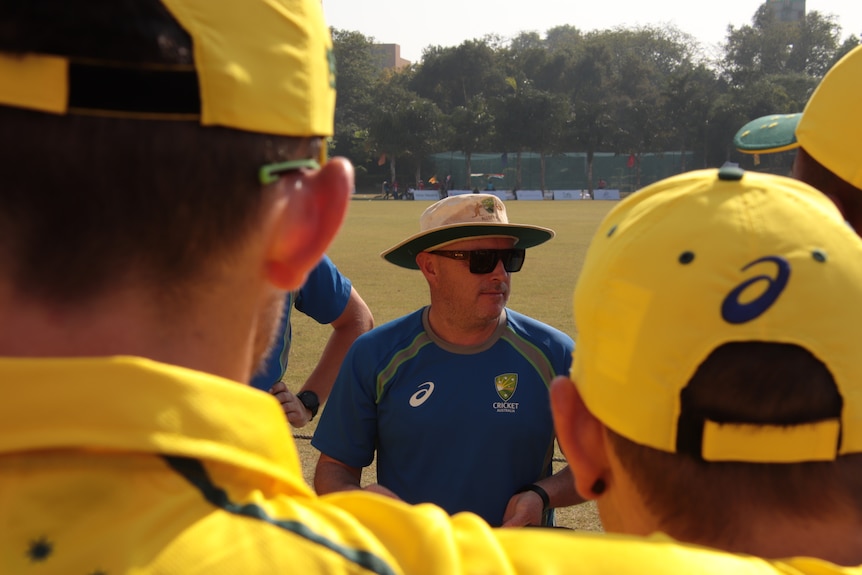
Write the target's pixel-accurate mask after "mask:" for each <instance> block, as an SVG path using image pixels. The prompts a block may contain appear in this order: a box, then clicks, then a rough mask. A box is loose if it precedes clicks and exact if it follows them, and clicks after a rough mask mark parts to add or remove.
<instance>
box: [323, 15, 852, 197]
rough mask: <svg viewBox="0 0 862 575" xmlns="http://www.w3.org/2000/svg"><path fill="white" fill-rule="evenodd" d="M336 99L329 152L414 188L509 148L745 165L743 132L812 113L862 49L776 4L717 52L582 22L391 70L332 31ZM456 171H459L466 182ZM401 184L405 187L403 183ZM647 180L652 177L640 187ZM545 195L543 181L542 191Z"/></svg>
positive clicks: (677, 37) (689, 40)
mask: <svg viewBox="0 0 862 575" xmlns="http://www.w3.org/2000/svg"><path fill="white" fill-rule="evenodd" d="M332 34H333V42H334V52H335V58H336V62H337V69H338V75H337V82H338V84H337V88H338V100H337V105H336V110H335V135H334V137H333V138H332V140H331V142H330V153H331V154H333V155H342V156H347V157H348V158H350V159H351V160H352V161H353V163H354V165H356V167H357V181H358V182H363V181H364V180H367V179H368V178H372V177H373V178H374V179H378V178H379V174H380V172H381V171H382V170H384V169H385V170H386V171H385V172H384V173H385V174H386V175H387V177H388V178H389V179H390V180H395V179H396V178H398V177H399V175H401V176H404V175H407V176H408V177H406V179H407V180H408V181H407V182H406V183H407V184H408V185H415V184H416V183H417V182H418V181H419V180H420V179H421V178H422V176H423V169H428V164H427V160H428V157H429V156H430V154H433V153H437V152H445V151H453V150H454V151H458V152H461V153H463V154H464V156H465V158H466V160H467V163H466V174H464V175H460V176H459V178H461V179H466V181H467V182H469V174H470V171H471V167H470V157H471V155H472V154H474V153H479V152H490V151H498V152H506V153H507V154H508V157H509V158H514V160H515V166H516V167H518V172H517V175H516V186H518V187H520V169H519V166H520V157H521V154H523V153H525V152H532V153H536V154H539V155H540V156H541V158H542V159H544V158H546V157H548V156H552V155H555V154H560V153H563V152H582V153H585V154H586V157H587V172H588V173H587V179H588V181H589V182H591V184H590V188H591V189H592V173H591V172H592V157H593V154H595V153H597V152H612V153H616V154H624V155H626V156H627V157H629V158H633V159H634V163H635V169H636V168H637V161H638V159H639V158H640V156H641V155H642V154H645V153H661V152H667V151H679V152H694V153H693V154H688V155H687V154H685V153H684V154H683V155H682V157H683V158H685V157H693V158H695V160H694V161H693V162H694V164H695V165H683V166H680V171H684V170H687V169H695V168H700V167H708V166H718V165H721V164H722V163H724V162H725V161H728V160H731V159H732V158H733V157H734V156H735V152H734V150H733V148H732V138H733V135H734V134H735V133H736V131H737V130H738V129H739V127H740V126H742V125H743V124H744V123H746V122H748V121H749V120H752V119H754V118H756V117H759V116H763V115H766V114H770V113H793V112H799V111H801V110H802V109H803V107H804V105H805V102H807V100H808V98H809V96H810V95H811V93H812V91H813V90H814V88H815V87H816V85H817V83H818V82H819V81H820V79H821V78H822V77H823V75H824V74H825V73H826V71H827V70H828V69H829V68H830V67H831V66H832V65H833V64H834V63H835V62H836V61H837V60H838V59H839V58H841V56H843V55H844V54H846V53H847V52H849V51H850V50H851V49H853V48H854V47H855V46H857V45H858V44H859V43H860V37H859V35H857V34H851V35H849V36H847V37H846V38H842V29H841V26H840V24H839V23H838V22H837V20H836V18H835V17H834V16H831V15H825V14H821V13H819V12H816V11H812V12H809V13H807V14H806V15H805V17H804V18H803V19H802V20H801V21H799V22H793V23H788V22H782V21H780V20H778V19H777V18H776V16H775V14H774V13H773V11H772V10H771V9H770V8H769V6H768V5H767V4H763V5H761V6H760V8H758V10H757V11H756V12H755V14H754V16H753V17H752V20H751V24H749V25H743V26H740V27H738V28H737V27H734V26H728V29H727V34H726V37H725V40H724V41H723V42H722V44H721V45H720V47H719V48H718V50H717V51H715V52H716V53H712V54H710V53H707V51H706V49H705V48H704V47H703V46H702V45H701V44H700V43H699V42H698V41H697V39H696V38H694V37H693V36H691V35H689V34H687V33H685V32H682V31H680V30H679V29H677V28H675V27H674V26H672V25H664V26H661V27H654V26H645V27H635V28H625V27H619V28H613V29H608V30H598V31H590V32H582V31H581V30H579V29H578V28H576V27H574V26H571V25H562V26H557V27H554V28H551V29H549V30H547V32H546V33H545V35H544V36H541V35H540V34H538V33H536V32H523V33H521V34H519V35H518V36H516V37H515V38H512V39H511V40H508V41H504V40H503V39H502V38H500V37H497V36H493V35H492V36H486V37H484V38H481V39H474V40H468V41H465V42H463V43H462V44H460V45H459V46H455V47H446V48H444V47H440V46H432V47H428V48H426V49H425V50H424V52H423V55H422V59H421V61H419V62H417V63H415V64H411V65H410V66H408V67H406V68H404V69H401V70H392V69H390V70H384V71H382V72H381V69H380V67H379V66H378V63H377V61H376V59H375V58H376V57H375V52H374V50H373V45H374V39H373V38H370V37H366V36H364V35H363V34H361V33H359V32H356V31H348V30H339V29H333V30H332ZM456 176H457V175H456ZM404 179H405V178H404V177H402V178H401V181H402V182H403V181H404ZM638 183H639V184H642V185H646V184H647V183H649V182H638ZM541 187H542V188H543V189H544V188H545V186H544V178H543V180H542V186H541Z"/></svg>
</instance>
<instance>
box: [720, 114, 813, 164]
mask: <svg viewBox="0 0 862 575" xmlns="http://www.w3.org/2000/svg"><path fill="white" fill-rule="evenodd" d="M800 118H802V114H801V113H798V114H772V115H770V116H762V117H760V118H757V119H756V120H752V121H750V122H748V123H747V124H746V125H744V126H743V127H742V128H740V129H739V131H738V132H737V133H736V135H735V136H734V137H733V145H734V146H735V147H736V149H737V150H739V151H740V152H743V153H746V154H771V153H773V152H784V151H786V150H793V149H795V148H798V147H799V142H798V141H797V140H796V126H797V125H798V124H799V119H800Z"/></svg>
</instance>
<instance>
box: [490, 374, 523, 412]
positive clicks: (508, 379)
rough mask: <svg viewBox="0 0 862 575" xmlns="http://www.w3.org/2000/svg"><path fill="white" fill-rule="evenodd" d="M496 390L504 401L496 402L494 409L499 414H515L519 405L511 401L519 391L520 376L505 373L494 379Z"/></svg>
mask: <svg viewBox="0 0 862 575" xmlns="http://www.w3.org/2000/svg"><path fill="white" fill-rule="evenodd" d="M494 388H495V389H496V390H497V395H499V396H500V399H502V400H503V401H495V402H494V404H493V408H494V409H495V410H496V411H497V412H498V413H515V412H516V411H518V404H517V403H514V402H511V401H509V400H510V399H511V398H512V396H513V395H515V390H517V389H518V374H517V373H503V374H501V375H498V376H497V377H495V378H494Z"/></svg>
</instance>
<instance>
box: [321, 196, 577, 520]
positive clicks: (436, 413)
mask: <svg viewBox="0 0 862 575" xmlns="http://www.w3.org/2000/svg"><path fill="white" fill-rule="evenodd" d="M420 228H421V229H422V231H421V232H420V233H419V234H417V235H414V236H412V237H411V238H409V239H407V240H405V241H404V242H401V243H400V244H398V245H397V246H395V247H393V248H391V249H390V250H387V251H386V252H384V253H383V257H384V258H385V259H387V260H388V261H390V262H392V263H394V264H395V265H398V266H401V267H405V268H410V269H419V270H421V271H422V273H423V275H424V276H425V279H426V280H427V282H428V286H429V289H430V294H431V305H430V306H427V307H425V308H423V309H420V310H417V311H415V312H413V313H410V314H408V315H406V316H404V317H401V318H399V319H396V320H394V321H392V322H389V323H387V324H385V325H383V326H380V327H378V328H376V329H374V330H372V331H370V332H369V333H367V334H364V335H362V336H360V337H359V338H358V339H357V340H356V342H355V343H354V345H353V346H352V347H351V349H350V351H349V352H348V354H347V356H346V357H345V361H344V364H343V365H342V368H341V371H340V372H339V374H338V378H337V379H336V382H335V385H334V387H333V391H332V395H331V397H330V399H329V404H328V408H327V413H326V414H324V416H323V417H322V418H321V421H320V423H319V425H318V428H317V431H316V433H315V436H314V439H313V441H312V445H313V446H314V447H316V448H317V449H319V450H320V451H321V456H320V459H319V461H318V465H317V469H316V475H315V480H314V483H315V488H316V489H317V491H318V492H319V493H329V492H332V491H341V490H347V489H358V488H359V486H360V479H361V473H362V468H364V467H366V466H368V465H370V464H371V461H372V460H373V458H374V456H375V452H376V455H377V480H378V483H377V484H376V485H373V486H370V487H369V489H370V490H372V491H377V492H379V493H384V494H387V495H391V496H394V497H397V498H400V499H403V500H405V501H407V502H410V503H419V502H426V501H427V502H432V503H436V504H437V505H440V506H441V507H443V508H444V509H446V511H448V512H449V513H455V512H458V511H465V510H469V511H473V512H475V513H477V514H479V515H481V516H482V517H483V518H485V519H486V520H487V521H488V522H489V523H491V524H492V525H512V526H515V525H529V524H532V525H540V524H547V523H550V522H551V521H552V519H551V517H552V514H551V513H549V510H550V509H551V508H553V507H561V506H566V505H572V504H574V503H578V502H580V501H581V499H580V497H579V496H578V495H577V494H576V493H575V490H574V482H573V481H572V479H571V474H570V473H569V471H568V468H565V469H564V470H562V471H561V472H559V473H557V474H556V475H554V474H553V473H552V468H551V461H552V456H553V452H554V429H553V424H552V420H551V412H550V405H549V399H548V386H549V384H550V381H551V380H552V379H553V378H554V376H556V375H565V374H567V373H568V371H569V366H570V364H571V356H572V350H573V347H574V343H573V342H572V339H571V338H570V337H569V336H567V335H565V334H564V333H562V332H560V331H558V330H556V329H554V328H552V327H550V326H548V325H545V324H543V323H541V322H539V321H537V320H534V319H532V318H529V317H527V316H524V315H522V314H519V313H517V312H515V311H512V310H510V309H507V308H506V303H507V301H508V299H509V290H510V286H511V274H512V273H514V272H516V271H519V270H520V269H521V265H522V264H523V262H524V255H525V249H526V248H529V247H532V246H536V245H539V244H541V243H543V242H545V241H547V240H549V239H551V238H552V237H553V236H554V232H553V231H552V230H549V229H547V228H541V227H537V226H529V225H520V224H510V223H508V218H507V216H506V208H505V205H504V204H503V202H502V201H500V199H499V198H497V197H496V196H493V195H490V194H466V195H460V196H452V197H449V198H445V199H443V200H440V201H439V202H437V203H435V204H433V205H432V206H431V207H429V208H428V209H427V210H426V211H425V212H424V213H423V215H422V217H421V219H420Z"/></svg>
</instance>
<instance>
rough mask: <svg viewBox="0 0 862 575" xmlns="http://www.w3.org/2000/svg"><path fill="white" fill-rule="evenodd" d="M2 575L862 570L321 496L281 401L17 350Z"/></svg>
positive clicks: (1, 514)
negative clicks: (306, 476) (496, 524)
mask: <svg viewBox="0 0 862 575" xmlns="http://www.w3.org/2000/svg"><path fill="white" fill-rule="evenodd" d="M0 385H2V399H0V573H2V574H20V573H26V574H30V573H32V574H43V573H58V574H60V573H62V574H64V575H71V574H80V575H117V574H121V573H123V574H126V573H135V574H136V573H154V574H155V573H158V574H173V573H177V574H190V573H191V574H194V573H200V574H203V573H206V574H219V573H225V574H240V573H279V572H281V573H297V574H303V575H305V574H310V575H313V574H324V573H326V574H332V573H405V574H417V575H423V574H431V573H440V574H446V575H457V574H461V573H494V574H506V573H530V574H532V573H553V572H560V573H561V572H566V573H596V574H598V573H608V574H611V573H612V574H625V573H638V574H641V573H648V572H653V573H662V574H673V573H680V574H682V573H694V572H697V573H710V574H711V573H716V574H717V573H722V574H724V573H746V574H760V573H763V574H767V573H769V574H774V573H796V574H798V573H817V574H826V573H851V572H853V573H858V572H859V571H858V570H854V569H846V570H840V569H838V568H836V567H834V566H832V565H829V564H826V563H824V562H821V561H816V560H810V559H797V560H791V561H788V562H784V563H778V562H773V563H770V562H767V561H764V560H761V559H757V558H753V557H742V556H735V555H729V554H725V553H719V552H716V551H712V550H709V549H705V548H700V547H694V546H685V545H680V544H677V543H674V542H672V541H667V540H662V539H638V538H627V537H612V536H607V535H603V534H576V533H573V532H568V531H565V530H543V529H499V530H492V529H490V528H489V527H488V526H487V525H486V524H484V522H482V520H481V519H479V518H478V517H476V516H475V515H472V514H467V513H463V514H459V515H456V516H455V517H451V518H450V517H448V516H447V515H446V514H445V513H444V512H443V511H442V510H441V509H439V508H437V507H434V506H432V505H420V506H415V507H411V506H408V505H405V504H402V503H400V502H397V501H393V500H391V499H387V498H384V497H381V496H377V495H374V494H370V493H363V492H345V493H339V494H334V495H330V496H326V497H322V498H318V497H316V496H315V495H314V493H313V492H312V491H311V490H310V489H309V487H308V486H307V485H306V484H305V482H304V480H303V478H302V473H301V470H300V468H299V460H298V458H297V454H296V450H295V446H294V443H293V440H292V438H291V436H290V433H289V430H288V426H287V424H286V423H285V420H284V415H283V414H282V412H281V409H280V408H279V406H278V403H277V402H276V401H275V400H274V399H273V398H272V397H270V396H269V395H268V394H266V393H263V392H260V391H256V390H254V389H251V388H249V387H247V386H243V385H240V384H237V383H235V382H232V381H228V380H224V379H220V378H217V377H213V376H210V375H207V374H204V373H200V372H196V371H191V370H188V369H183V368H178V367H175V366H170V365H165V364H160V363H156V362H152V361H148V360H145V359H140V358H132V357H113V358H98V359H58V360H30V359H2V360H0Z"/></svg>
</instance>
